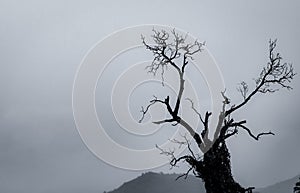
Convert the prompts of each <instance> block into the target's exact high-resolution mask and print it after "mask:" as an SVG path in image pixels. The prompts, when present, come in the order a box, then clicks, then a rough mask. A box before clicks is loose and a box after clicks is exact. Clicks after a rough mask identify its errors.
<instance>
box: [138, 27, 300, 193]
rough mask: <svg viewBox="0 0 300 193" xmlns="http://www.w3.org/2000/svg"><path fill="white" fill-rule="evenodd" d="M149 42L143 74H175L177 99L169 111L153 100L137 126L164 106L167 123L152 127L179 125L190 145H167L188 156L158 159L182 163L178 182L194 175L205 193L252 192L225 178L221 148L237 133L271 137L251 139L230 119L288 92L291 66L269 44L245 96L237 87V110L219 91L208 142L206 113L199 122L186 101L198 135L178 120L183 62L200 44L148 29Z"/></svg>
mask: <svg viewBox="0 0 300 193" xmlns="http://www.w3.org/2000/svg"><path fill="white" fill-rule="evenodd" d="M152 38H153V40H154V44H151V45H150V44H148V43H146V38H145V37H143V36H142V42H143V44H144V45H145V47H146V49H147V50H149V51H150V52H152V53H153V56H154V59H153V61H152V63H151V64H150V65H149V66H147V69H148V71H149V72H150V73H153V74H154V75H156V74H157V72H158V71H159V70H160V72H161V74H160V75H161V77H162V82H164V78H165V77H164V73H165V70H166V67H171V68H174V69H175V70H176V71H177V73H178V79H179V90H178V92H177V98H176V99H173V100H175V101H174V102H175V103H174V104H175V105H174V106H172V105H171V104H173V103H171V100H172V99H171V98H170V97H169V96H166V97H165V98H164V99H159V98H157V97H154V98H153V99H152V100H151V101H150V103H149V104H148V106H146V107H145V108H143V107H142V110H141V112H142V118H141V120H140V122H141V121H143V119H144V116H145V114H146V113H147V112H148V110H149V108H151V106H152V105H154V104H156V103H160V104H162V105H164V106H165V108H166V109H167V111H168V114H169V118H167V119H163V120H160V121H155V122H153V123H155V124H164V123H171V124H172V125H173V126H175V125H178V124H179V125H181V126H183V127H184V128H185V129H186V130H187V131H188V133H189V134H190V135H191V136H192V137H193V139H192V140H188V139H187V138H186V136H184V139H185V140H184V141H177V140H174V141H173V142H175V143H179V144H181V145H187V147H188V150H189V154H187V155H184V156H181V157H175V155H174V152H173V151H169V150H164V149H161V148H160V147H158V146H157V148H159V149H160V150H161V153H162V154H165V155H167V156H170V157H171V161H170V165H171V166H177V164H178V163H179V162H182V161H184V162H186V163H188V164H189V166H190V168H189V170H188V171H187V172H186V173H185V174H183V175H181V176H179V177H187V175H188V174H189V173H190V172H193V174H194V175H196V176H197V177H199V178H201V179H202V180H203V181H204V182H205V188H206V192H207V193H242V192H252V190H253V189H254V188H253V187H249V188H244V187H242V186H241V185H240V184H239V183H238V182H236V181H235V180H234V178H233V176H232V172H231V163H230V153H229V151H228V148H227V145H226V140H227V139H229V138H230V137H232V136H234V135H236V134H238V132H239V130H244V131H246V133H247V134H249V136H250V137H251V138H253V139H254V140H259V139H260V137H261V136H263V135H274V133H272V132H262V133H259V134H257V135H255V134H253V133H252V131H251V129H250V128H248V127H247V126H246V120H238V121H237V120H235V119H234V118H233V115H234V113H235V112H237V111H238V110H240V109H241V108H243V107H245V106H246V104H247V103H248V102H249V101H250V100H251V99H252V98H253V97H254V96H255V95H258V94H266V93H274V92H276V91H278V90H279V89H280V88H286V89H288V90H290V89H292V87H291V86H290V85H289V83H290V82H291V80H292V79H293V77H294V76H295V73H294V70H293V66H292V65H291V64H287V63H282V58H281V56H280V54H279V53H275V47H276V40H275V41H271V40H270V42H269V56H268V58H269V59H268V60H269V62H268V63H267V65H266V66H265V67H264V68H263V69H262V71H261V73H260V74H259V76H258V78H256V79H255V82H254V88H253V89H252V90H250V88H249V86H248V84H247V83H245V82H242V83H240V87H239V88H238V92H239V93H240V94H241V95H242V98H243V99H242V101H241V102H240V103H239V104H231V101H230V99H229V98H228V97H227V96H226V94H225V91H223V92H222V91H220V92H221V95H222V96H223V104H222V111H221V112H220V114H219V120H218V124H217V129H216V132H215V135H214V139H213V140H210V139H209V137H208V133H209V130H210V128H209V124H208V123H209V119H210V116H211V115H212V113H211V112H209V111H207V112H206V113H205V114H204V116H202V115H201V113H199V111H198V110H197V109H196V108H195V106H194V103H193V101H192V100H191V99H189V98H187V100H188V101H189V102H190V103H191V108H192V109H193V110H194V112H195V113H196V114H197V116H199V119H200V121H201V123H202V125H203V130H202V131H201V133H197V132H196V129H195V128H192V126H191V125H190V124H189V123H188V122H186V121H185V120H184V118H183V117H181V116H180V115H179V111H180V108H181V104H182V100H183V99H182V96H183V92H184V89H185V72H186V70H187V67H188V65H189V62H190V61H191V60H193V55H195V54H199V53H200V52H201V51H202V49H203V46H204V44H205V43H201V42H199V41H195V42H191V43H188V42H186V40H187V36H184V35H181V34H179V33H177V32H176V31H175V30H173V31H171V32H167V31H164V30H155V29H153V35H152ZM192 143H195V144H196V145H197V147H198V148H199V151H202V152H205V153H204V155H203V156H202V157H197V156H196V153H194V152H193V150H192V148H191V144H192Z"/></svg>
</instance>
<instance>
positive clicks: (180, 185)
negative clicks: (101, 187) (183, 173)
mask: <svg viewBox="0 0 300 193" xmlns="http://www.w3.org/2000/svg"><path fill="white" fill-rule="evenodd" d="M177 177H178V174H158V173H153V172H148V173H146V174H142V175H141V176H139V177H137V178H136V179H133V180H132V181H129V182H126V183H124V184H123V185H122V186H120V187H119V188H118V189H115V190H113V191H110V192H109V193H166V192H170V193H183V192H189V193H202V192H203V193H205V189H204V185H203V183H202V182H201V180H200V179H199V178H196V177H194V176H189V177H188V178H187V179H184V178H180V179H178V180H176V178H177Z"/></svg>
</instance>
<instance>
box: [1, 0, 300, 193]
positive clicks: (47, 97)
mask: <svg viewBox="0 0 300 193" xmlns="http://www.w3.org/2000/svg"><path fill="white" fill-rule="evenodd" d="M299 10H300V3H299V1H297V0H287V1H263V2H262V1H259V0H253V1H240V0H236V1H231V0H229V1H191V0H187V1H158V0H153V1H151V2H150V1H142V0H138V1H133V0H132V1H119V2H117V1H79V0H78V1H71V0H69V1H67V0H66V1H60V0H52V1H38V0H35V1H33V0H29V1H21V0H19V1H17V0H2V1H1V2H0V24H1V25H0V40H1V41H0V42H1V44H0V65H1V70H0V88H1V95H0V106H1V108H0V191H1V192H7V193H8V192H9V193H17V192H24V193H27V192H28V193H29V192H30V193H41V192H44V193H48V192H49V193H50V192H51V193H54V192H65V193H69V192H70V193H71V192H72V193H75V192H78V193H79V192H91V193H96V192H97V193H99V192H103V191H104V190H111V189H114V188H116V187H117V186H119V185H121V184H122V183H123V182H124V181H128V180H130V179H132V178H134V177H136V176H138V175H140V174H141V173H142V172H143V171H139V172H134V171H128V170H123V169H118V168H115V167H112V166H110V165H107V164H105V163H104V162H102V161H101V160H99V159H98V158H96V157H95V156H94V155H93V154H92V153H91V152H90V151H89V150H88V149H87V148H86V146H85V144H84V143H83V142H82V140H81V138H80V135H79V134H78V132H77V130H76V127H75V123H74V119H73V114H72V85H73V81H74V78H75V74H76V70H77V68H78V67H79V64H80V62H81V61H82V59H83V57H84V56H85V54H86V53H87V52H88V50H89V49H90V48H91V47H92V46H93V45H94V44H95V43H96V42H98V41H99V40H101V39H102V38H104V37H105V36H107V35H109V34H110V33H112V32H114V31H115V30H118V29H122V28H124V27H129V26H133V25H140V24H162V25H169V26H173V27H176V28H180V29H183V30H185V31H188V32H190V33H191V34H193V35H194V36H196V37H199V39H202V40H205V41H206V43H207V47H208V49H209V50H210V52H211V53H212V55H213V56H214V58H215V60H216V62H217V63H218V65H219V67H220V69H221V72H222V74H223V77H224V80H225V85H226V88H227V93H228V95H229V96H232V98H233V100H238V99H239V98H238V95H237V94H236V86H237V83H238V82H240V81H242V80H246V81H249V82H251V81H252V78H254V77H256V76H257V74H258V73H259V70H260V68H261V67H262V66H263V65H264V64H265V63H266V62H267V51H268V50H267V46H268V40H269V39H270V38H278V50H279V51H280V52H281V53H282V56H283V57H284V59H285V60H286V61H287V62H292V63H293V64H294V67H295V71H296V72H299V71H300V70H299V69H300V68H299V66H300V65H299V64H300V55H299V50H300V37H299V34H300V26H299V19H300V15H299ZM137 38H139V37H137ZM292 85H293V87H294V90H292V91H290V92H286V91H285V90H282V91H281V92H278V93H275V94H274V95H267V96H259V97H257V98H255V100H253V101H252V102H251V103H250V104H249V106H248V107H247V109H246V110H243V111H241V112H240V113H239V114H238V115H237V116H238V117H240V118H245V117H246V118H247V119H248V120H249V121H248V125H249V126H250V127H251V128H254V132H258V131H260V130H259V129H263V130H272V131H273V132H274V133H276V135H275V136H274V137H266V138H263V139H262V140H261V141H259V142H256V141H253V140H251V139H250V138H248V137H247V136H246V135H245V134H243V133H242V132H241V133H240V134H239V137H233V139H232V140H230V142H229V147H230V150H231V153H232V167H233V172H234V175H235V178H236V179H237V181H239V182H240V183H241V184H242V185H244V186H250V185H251V186H257V187H259V186H265V185H268V184H272V183H275V182H278V181H280V180H284V179H287V178H290V177H293V176H296V175H298V174H299V173H300V166H299V163H300V148H299V146H300V142H299V141H300V140H299V136H300V128H299V125H300V120H299V114H300V110H299V94H300V78H299V75H297V76H296V77H295V79H294V82H293V84H292ZM158 156H159V155H158ZM155 171H164V172H167V171H168V167H163V168H158V169H155ZM174 171H175V170H174ZM177 171H184V170H180V169H177ZM171 172H173V171H171Z"/></svg>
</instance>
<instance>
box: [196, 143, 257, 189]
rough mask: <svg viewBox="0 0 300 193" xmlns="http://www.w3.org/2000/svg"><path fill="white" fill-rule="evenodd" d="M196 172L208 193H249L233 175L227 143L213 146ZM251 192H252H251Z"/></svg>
mask: <svg viewBox="0 0 300 193" xmlns="http://www.w3.org/2000/svg"><path fill="white" fill-rule="evenodd" d="M196 168H197V169H196V171H197V173H198V175H199V177H200V178H201V179H202V180H203V181H204V183H205V189H206V193H245V192H248V190H246V189H245V188H243V187H242V186H241V185H240V184H239V183H237V182H236V181H235V180H234V179H233V176H232V173H231V165H230V153H229V151H228V149H227V146H226V143H225V141H223V142H221V143H217V144H215V145H213V147H212V148H211V149H210V150H209V151H207V152H206V153H205V154H204V157H203V160H201V162H199V165H198V167H196ZM250 191H251V190H250Z"/></svg>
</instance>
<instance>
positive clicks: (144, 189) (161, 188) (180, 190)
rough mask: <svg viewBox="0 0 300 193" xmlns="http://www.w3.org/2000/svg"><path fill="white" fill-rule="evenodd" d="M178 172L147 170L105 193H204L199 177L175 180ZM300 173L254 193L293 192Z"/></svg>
mask: <svg viewBox="0 0 300 193" xmlns="http://www.w3.org/2000/svg"><path fill="white" fill-rule="evenodd" d="M178 176H179V174H163V173H154V172H147V173H144V174H142V175H141V176H139V177H137V178H135V179H133V180H131V181H129V182H125V183H124V184H123V185H121V186H120V187H119V188H117V189H115V190H112V191H109V192H106V193H166V192H169V193H187V192H188V193H205V192H206V191H205V188H204V183H203V182H202V181H201V179H199V178H196V177H194V176H191V175H190V176H188V177H187V179H184V178H180V179H178V180H176V178H177V177H178ZM299 177H300V175H298V176H295V177H293V178H291V179H288V180H284V181H281V182H278V183H276V184H274V185H270V186H267V187H264V188H257V189H255V190H254V193H293V187H294V186H295V184H296V182H297V181H298V180H299Z"/></svg>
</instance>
